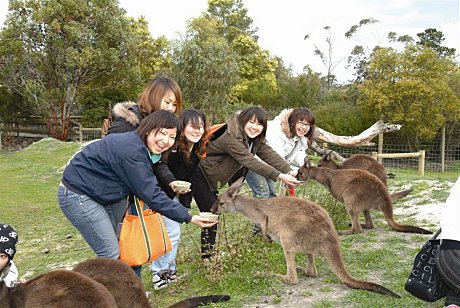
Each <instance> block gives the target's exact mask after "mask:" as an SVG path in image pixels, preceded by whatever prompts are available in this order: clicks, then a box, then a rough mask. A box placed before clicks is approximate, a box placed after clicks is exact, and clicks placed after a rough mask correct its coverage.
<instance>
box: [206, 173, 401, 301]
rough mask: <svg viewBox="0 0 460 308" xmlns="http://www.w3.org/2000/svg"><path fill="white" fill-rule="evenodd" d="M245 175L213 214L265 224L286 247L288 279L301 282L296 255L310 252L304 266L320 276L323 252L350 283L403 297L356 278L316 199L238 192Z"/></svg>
mask: <svg viewBox="0 0 460 308" xmlns="http://www.w3.org/2000/svg"><path fill="white" fill-rule="evenodd" d="M242 185H243V178H240V179H239V180H238V181H236V182H235V183H233V185H232V186H230V188H229V189H228V190H227V191H225V192H223V193H221V194H220V195H219V197H218V198H217V201H216V202H215V203H214V205H213V207H212V209H211V211H212V212H213V213H220V212H222V211H225V212H240V213H241V214H243V215H245V216H246V217H247V218H248V219H249V220H250V221H252V222H253V223H257V224H259V225H260V226H261V232H262V236H263V237H264V238H265V239H267V240H271V239H273V240H277V241H279V243H280V244H281V246H282V247H283V251H284V256H285V258H286V267H287V273H286V275H279V274H277V276H278V277H280V278H282V279H283V281H284V282H286V283H290V284H297V282H298V278H297V272H296V261H295V255H296V253H298V252H303V253H305V254H306V255H307V260H308V261H307V267H306V268H301V267H299V268H298V269H299V270H302V271H303V272H304V273H305V274H306V275H307V276H311V277H317V276H318V272H317V270H316V265H315V259H314V257H315V255H316V254H320V255H322V256H323V257H324V258H325V260H326V261H327V263H328V264H329V265H330V266H331V268H332V270H333V271H334V273H335V274H336V275H337V277H339V279H340V280H341V281H342V282H343V283H344V284H346V285H347V286H349V287H351V288H355V289H363V290H369V291H372V292H377V293H382V294H386V295H390V296H393V297H398V298H399V297H400V296H399V295H398V294H396V293H394V292H393V291H391V290H389V289H387V288H385V287H383V286H381V285H378V284H376V283H372V282H367V281H362V280H357V279H354V278H353V277H351V276H350V274H349V273H348V271H347V270H346V267H345V264H344V262H343V257H342V251H341V249H340V243H339V238H338V235H337V231H336V230H335V228H334V225H333V223H332V220H331V218H330V217H329V214H328V213H327V212H326V211H325V210H324V209H323V208H322V207H321V206H319V205H317V204H316V203H314V202H311V201H308V200H305V199H302V198H295V197H277V198H270V199H259V198H254V197H250V196H247V195H238V191H239V189H240V188H241V186H242Z"/></svg>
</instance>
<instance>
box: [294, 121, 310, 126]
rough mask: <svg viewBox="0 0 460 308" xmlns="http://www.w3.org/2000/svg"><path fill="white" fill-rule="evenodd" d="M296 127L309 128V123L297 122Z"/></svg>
mask: <svg viewBox="0 0 460 308" xmlns="http://www.w3.org/2000/svg"><path fill="white" fill-rule="evenodd" d="M297 125H298V126H300V127H310V123H303V122H297Z"/></svg>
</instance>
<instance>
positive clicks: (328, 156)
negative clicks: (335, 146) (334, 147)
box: [326, 151, 334, 160]
mask: <svg viewBox="0 0 460 308" xmlns="http://www.w3.org/2000/svg"><path fill="white" fill-rule="evenodd" d="M333 155H334V151H329V152H327V154H326V158H327V160H331V159H332V157H333Z"/></svg>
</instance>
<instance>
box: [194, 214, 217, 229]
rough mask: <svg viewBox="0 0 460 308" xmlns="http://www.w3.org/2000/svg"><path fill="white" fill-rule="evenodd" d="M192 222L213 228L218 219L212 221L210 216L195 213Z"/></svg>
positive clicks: (199, 225) (202, 226)
mask: <svg viewBox="0 0 460 308" xmlns="http://www.w3.org/2000/svg"><path fill="white" fill-rule="evenodd" d="M190 223H192V224H194V225H197V226H198V227H200V228H211V227H212V226H214V225H216V224H217V223H218V221H211V220H209V219H208V218H204V217H201V216H198V215H193V216H192V220H190Z"/></svg>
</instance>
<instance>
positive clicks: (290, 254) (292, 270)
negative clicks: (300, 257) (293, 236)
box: [276, 239, 298, 284]
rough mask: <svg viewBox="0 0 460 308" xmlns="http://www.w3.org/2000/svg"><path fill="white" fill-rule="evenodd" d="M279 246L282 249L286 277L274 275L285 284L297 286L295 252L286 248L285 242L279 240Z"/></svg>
mask: <svg viewBox="0 0 460 308" xmlns="http://www.w3.org/2000/svg"><path fill="white" fill-rule="evenodd" d="M280 242H281V246H282V247H283V251H284V257H285V259H286V271H287V272H286V275H280V274H276V276H277V277H279V278H281V279H282V280H283V281H284V282H285V283H289V284H297V282H298V278H297V271H296V262H295V251H294V250H291V249H289V247H286V242H285V241H283V240H282V239H280Z"/></svg>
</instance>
